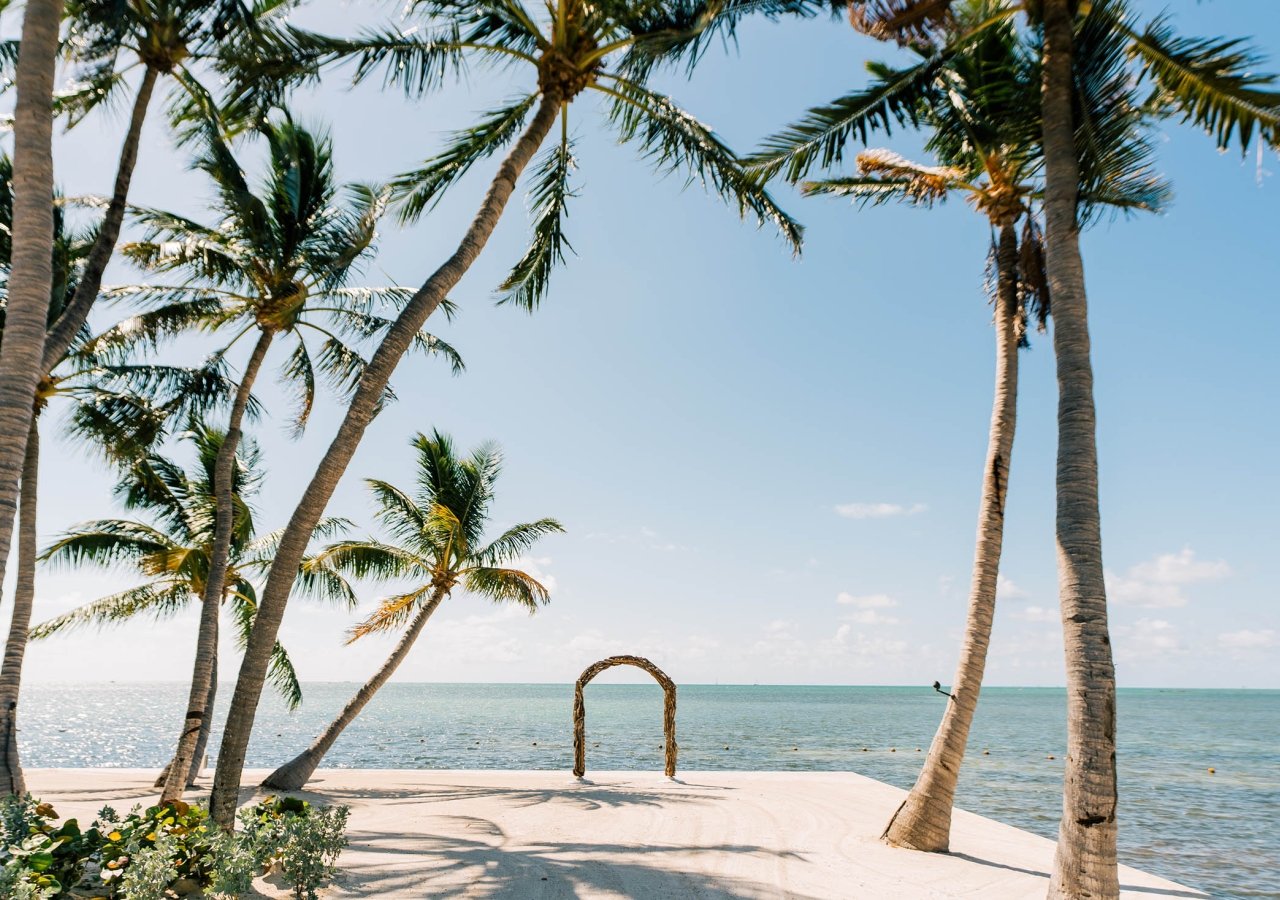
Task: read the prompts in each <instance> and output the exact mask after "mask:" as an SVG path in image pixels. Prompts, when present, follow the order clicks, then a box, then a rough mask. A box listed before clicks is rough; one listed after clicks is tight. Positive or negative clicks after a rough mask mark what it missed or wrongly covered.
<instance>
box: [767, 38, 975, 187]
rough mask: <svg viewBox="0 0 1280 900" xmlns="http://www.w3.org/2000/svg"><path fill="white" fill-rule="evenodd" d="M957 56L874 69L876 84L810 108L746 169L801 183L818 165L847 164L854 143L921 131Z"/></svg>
mask: <svg viewBox="0 0 1280 900" xmlns="http://www.w3.org/2000/svg"><path fill="white" fill-rule="evenodd" d="M954 52H955V50H950V51H946V52H938V53H936V54H934V55H933V56H931V57H929V58H927V59H925V60H923V61H921V62H919V63H917V64H915V65H913V66H909V67H907V68H905V69H890V68H888V67H887V66H877V67H874V68H873V67H872V66H868V68H873V72H874V73H875V76H876V77H875V78H874V80H873V81H872V82H871V84H870V85H868V86H867V87H865V88H859V89H858V90H856V91H853V92H852V93H849V94H846V95H845V96H843V97H840V98H839V99H837V100H834V101H832V102H831V103H828V104H827V105H826V106H817V107H814V108H813V109H810V110H809V111H808V112H807V113H805V115H804V117H803V118H802V119H800V120H799V121H798V122H796V123H795V124H794V125H790V126H788V127H787V128H785V129H783V130H782V131H779V132H778V133H776V134H774V135H772V136H771V137H768V138H765V140H764V141H763V143H762V144H761V147H760V149H759V150H758V151H756V152H755V153H753V154H752V155H751V156H749V157H747V159H746V160H745V163H746V165H747V166H748V167H749V168H751V169H752V171H754V172H755V173H757V174H758V176H759V177H760V178H762V179H765V180H768V179H771V178H773V177H774V176H775V175H777V174H779V173H783V175H784V177H785V178H786V180H787V181H791V182H796V181H800V180H801V179H802V178H804V177H805V175H807V174H808V173H809V171H810V169H812V168H813V167H814V166H815V165H816V166H819V167H821V168H829V167H831V166H834V165H838V164H839V163H841V162H842V161H843V160H844V154H845V152H846V149H847V146H848V144H849V143H850V142H851V141H854V140H856V141H858V142H859V143H862V144H865V143H866V142H867V138H868V136H869V135H870V134H871V133H872V132H875V131H883V132H884V133H885V134H886V135H887V134H891V133H892V131H893V126H894V125H898V126H900V127H910V128H915V127H917V126H918V125H919V124H920V111H921V105H922V104H923V103H924V102H925V101H926V100H927V98H928V97H929V94H930V92H931V91H932V90H933V86H934V79H935V78H936V77H937V74H938V72H939V71H940V70H941V68H942V67H943V65H944V64H945V63H946V61H947V60H948V59H949V58H950V56H951V55H952V53H954Z"/></svg>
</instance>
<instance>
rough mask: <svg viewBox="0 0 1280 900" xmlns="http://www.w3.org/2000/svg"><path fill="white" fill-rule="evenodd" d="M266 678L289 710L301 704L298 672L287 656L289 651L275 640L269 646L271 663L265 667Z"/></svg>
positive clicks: (300, 686)
mask: <svg viewBox="0 0 1280 900" xmlns="http://www.w3.org/2000/svg"><path fill="white" fill-rule="evenodd" d="M267 680H268V681H270V682H271V686H272V687H273V688H275V689H276V693H277V694H279V695H280V697H281V699H283V700H284V704H285V706H286V707H287V708H288V709H289V711H290V712H292V711H293V710H295V709H297V708H298V707H299V706H301V705H302V683H301V682H300V681H298V672H297V670H296V669H294V667H293V660H292V659H290V658H289V651H287V650H285V648H284V644H282V643H280V642H279V641H276V642H275V644H274V645H272V647H271V664H270V666H269V668H268V669H267Z"/></svg>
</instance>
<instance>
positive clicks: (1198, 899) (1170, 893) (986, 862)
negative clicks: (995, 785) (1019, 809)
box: [947, 852, 1209, 900]
mask: <svg viewBox="0 0 1280 900" xmlns="http://www.w3.org/2000/svg"><path fill="white" fill-rule="evenodd" d="M947 855H948V856H954V857H955V858H956V859H963V860H965V861H966V862H971V863H977V864H978V865H980V866H989V867H990V868H993V869H1007V870H1008V871H1010V872H1021V873H1022V874H1024V875H1035V876H1036V877H1037V878H1043V879H1045V880H1046V881H1047V880H1048V879H1049V873H1048V872H1041V871H1040V870H1038V869H1024V868H1021V867H1019V866H1011V865H1008V864H1007V863H1000V862H996V861H994V860H990V859H983V858H982V857H980V856H972V855H970V854H968V853H955V852H952V853H948V854H947ZM1120 890H1121V891H1122V892H1126V893H1129V892H1131V893H1135V894H1159V895H1160V896H1161V897H1191V898H1194V900H1209V895H1208V894H1204V893H1201V892H1200V891H1195V890H1190V891H1177V890H1169V889H1167V888H1158V887H1144V886H1141V885H1136V884H1122V885H1120Z"/></svg>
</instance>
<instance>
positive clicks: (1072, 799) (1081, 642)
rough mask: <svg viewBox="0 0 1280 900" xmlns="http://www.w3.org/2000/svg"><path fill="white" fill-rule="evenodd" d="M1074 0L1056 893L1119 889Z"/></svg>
mask: <svg viewBox="0 0 1280 900" xmlns="http://www.w3.org/2000/svg"><path fill="white" fill-rule="evenodd" d="M1073 7H1074V3H1073V2H1071V0H1045V3H1044V29H1045V40H1044V84H1043V93H1042V98H1041V102H1042V116H1041V118H1042V121H1043V128H1044V151H1045V263H1046V268H1047V271H1048V276H1049V296H1050V297H1051V298H1052V302H1053V351H1054V356H1055V358H1056V359H1057V366H1058V466H1057V468H1058V472H1057V481H1058V511H1057V539H1058V584H1059V586H1058V592H1059V598H1060V601H1061V605H1062V632H1063V645H1064V650H1065V652H1066V663H1067V759H1066V766H1065V774H1064V784H1063V796H1062V823H1061V825H1060V827H1059V831H1058V849H1057V854H1056V856H1055V858H1054V867H1053V877H1052V879H1051V880H1050V883H1049V894H1048V896H1049V897H1050V898H1053V900H1065V898H1084V897H1088V898H1091V900H1095V898H1102V900H1106V898H1114V897H1118V896H1119V895H1120V884H1119V873H1118V872H1117V869H1116V799H1117V797H1116V793H1117V792H1116V682H1115V667H1114V665H1113V663H1112V659H1111V638H1110V636H1109V635H1108V633H1107V594H1106V587H1105V584H1104V582H1103V575H1102V530H1101V522H1100V515H1099V512H1098V447H1097V438H1096V433H1095V432H1096V421H1095V413H1094V405H1093V368H1092V364H1091V362H1090V353H1089V322H1088V308H1087V304H1086V298H1085V284H1084V261H1083V259H1082V258H1081V255H1080V233H1079V226H1078V222H1077V219H1076V202H1077V193H1078V190H1079V167H1078V163H1077V160H1076V151H1075V139H1074V126H1073V119H1072V102H1071V101H1072V87H1073V78H1072V72H1073V67H1072V57H1071V52H1072V51H1071V41H1072V25H1073V16H1072V13H1073Z"/></svg>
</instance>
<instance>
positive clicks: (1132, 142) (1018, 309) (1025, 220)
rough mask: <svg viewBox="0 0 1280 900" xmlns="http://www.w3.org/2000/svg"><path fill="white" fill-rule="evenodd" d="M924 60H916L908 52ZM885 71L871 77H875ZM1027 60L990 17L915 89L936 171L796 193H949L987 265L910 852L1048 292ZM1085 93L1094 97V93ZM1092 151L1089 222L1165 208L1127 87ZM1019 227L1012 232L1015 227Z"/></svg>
mask: <svg viewBox="0 0 1280 900" xmlns="http://www.w3.org/2000/svg"><path fill="white" fill-rule="evenodd" d="M998 9H999V7H998V6H997V5H996V4H995V3H994V2H992V0H969V2H966V3H960V4H956V8H955V9H953V10H951V13H952V15H953V16H954V18H953V19H952V20H951V25H952V27H954V28H956V29H966V28H974V27H975V26H976V23H981V22H986V21H992V20H993V17H994V14H995V13H996V12H997V11H998ZM1083 49H1084V50H1085V51H1086V52H1084V53H1082V54H1081V58H1080V61H1081V64H1082V65H1085V66H1086V70H1087V71H1088V72H1089V73H1090V74H1089V75H1087V76H1084V77H1085V78H1092V77H1103V76H1104V75H1105V74H1106V67H1105V65H1104V60H1103V59H1102V58H1101V57H1102V56H1104V55H1105V53H1098V52H1097V51H1099V50H1103V51H1105V50H1106V49H1107V48H1105V47H1100V46H1098V45H1096V44H1094V43H1090V44H1088V45H1086V46H1085V47H1084V48H1083ZM917 51H918V52H920V53H922V54H924V55H927V54H928V53H929V50H927V49H925V48H920V47H917ZM876 68H878V69H879V70H880V71H886V70H885V69H884V68H883V67H876ZM1039 89H1040V67H1039V57H1038V55H1036V54H1034V53H1033V52H1031V50H1030V48H1027V47H1025V46H1024V45H1023V44H1022V42H1021V41H1020V39H1019V37H1018V34H1017V32H1016V31H1015V29H1014V25H1013V23H1012V22H1011V21H1010V20H1008V19H1001V18H999V17H994V21H993V24H992V25H991V26H990V27H988V28H984V29H982V30H981V31H979V32H977V35H976V37H975V39H974V40H973V41H971V42H969V43H968V44H967V45H966V46H965V48H964V50H963V51H962V52H958V53H955V54H952V55H950V56H949V57H948V58H947V60H946V62H945V63H944V64H943V65H942V66H940V67H939V68H938V70H937V72H936V75H935V77H934V78H932V79H930V80H928V81H926V82H923V83H921V84H920V86H919V88H918V89H917V95H916V105H915V107H914V108H913V109H911V110H910V115H911V116H912V117H913V118H912V122H914V123H916V124H918V125H919V126H920V127H921V128H922V129H924V130H926V132H927V135H928V140H927V142H926V149H927V150H930V151H932V152H933V153H934V155H935V156H936V157H937V158H938V161H939V162H940V163H941V165H932V166H929V165H920V164H917V163H912V162H909V161H907V160H905V159H903V158H901V157H899V156H897V155H896V154H892V153H889V152H887V151H883V150H875V151H864V152H862V153H860V154H859V155H858V157H857V162H858V167H859V170H860V175H859V177H854V178H835V179H830V180H826V181H818V182H806V183H805V185H804V188H805V191H806V192H807V193H826V194H836V195H843V196H850V197H852V198H854V199H855V200H857V201H859V202H862V203H864V204H866V203H871V204H878V203H883V202H888V201H890V200H900V201H905V202H907V203H909V204H913V205H924V206H930V205H932V204H933V203H935V202H940V201H942V200H945V199H946V198H947V197H948V196H949V195H952V194H960V195H963V196H965V197H967V198H968V199H969V201H970V202H971V203H972V204H973V206H974V207H975V208H976V209H977V210H978V211H979V212H980V213H981V214H982V215H983V217H984V218H985V219H986V220H987V222H988V224H989V227H990V228H991V230H992V233H993V235H994V238H993V246H992V250H991V268H992V270H993V273H994V276H995V277H994V278H993V279H992V281H993V285H992V286H993V288H994V291H993V297H992V302H993V304H994V306H995V326H996V390H995V402H994V407H993V410H992V418H991V431H990V442H989V444H988V448H987V458H986V462H985V465H984V468H983V482H982V498H981V501H980V505H979V516H978V541H977V548H976V551H975V556H974V567H973V577H972V584H971V588H970V594H969V608H968V617H967V622H966V626H965V631H964V642H963V645H962V647H961V653H960V659H959V663H958V666H957V670H956V677H955V680H954V681H953V688H952V692H951V693H952V701H951V702H949V703H948V704H947V706H946V710H945V712H944V714H943V717H942V722H941V724H940V725H939V728H938V732H937V734H936V736H935V738H934V741H933V744H932V746H931V747H930V751H929V756H928V757H927V759H926V761H925V765H924V768H923V769H922V771H921V773H920V777H919V778H918V779H917V781H916V784H915V786H914V787H913V788H912V790H911V792H910V793H909V794H908V795H907V797H906V799H905V800H904V801H903V803H902V805H901V806H900V807H899V808H898V810H897V812H896V813H895V814H894V816H893V818H892V820H891V821H890V823H889V825H888V827H887V828H886V829H885V833H884V837H885V839H886V840H887V841H888V842H889V843H891V844H895V845H897V846H904V847H910V848H912V849H916V850H928V851H945V850H947V849H948V846H949V840H950V830H951V814H952V809H953V805H954V799H955V791H956V786H957V782H958V780H959V775H960V766H961V763H962V761H963V758H964V751H965V746H966V743H967V739H968V734H969V729H970V726H971V725H972V722H973V716H974V712H975V711H976V708H977V702H978V696H979V692H980V688H981V685H982V678H983V672H984V669H985V663H986V657H987V650H988V647H989V646H990V640H991V628H992V623H993V621H994V617H995V608H996V583H997V577H998V575H999V566H1000V555H1001V549H1002V544H1003V531H1004V512H1005V504H1006V500H1007V488H1008V483H1009V470H1010V463H1011V460H1012V452H1013V443H1014V433H1015V425H1016V419H1017V385H1018V355H1017V348H1018V346H1019V345H1021V344H1025V343H1026V338H1025V333H1026V318H1027V315H1028V313H1032V314H1035V315H1036V316H1037V317H1038V318H1039V319H1040V321H1041V325H1042V326H1043V322H1044V319H1045V317H1047V315H1048V307H1049V302H1048V301H1049V291H1048V286H1047V283H1046V277H1045V272H1044V255H1043V246H1042V242H1041V233H1040V230H1039V229H1038V227H1037V226H1036V222H1035V217H1034V213H1033V204H1034V202H1035V200H1036V199H1037V198H1038V197H1039V196H1040V195H1041V193H1042V190H1041V185H1040V179H1039V175H1040V171H1041V164H1042V160H1041V157H1040V154H1039V142H1038V133H1037V128H1038V123H1039ZM1097 96H1098V97H1099V98H1100V99H1102V98H1103V96H1104V95H1103V94H1102V93H1098V94H1097ZM1090 116H1091V118H1092V120H1093V122H1094V127H1095V135H1096V140H1095V142H1094V143H1093V144H1092V145H1091V146H1090V148H1089V152H1088V156H1087V158H1088V159H1089V160H1090V162H1091V163H1092V164H1093V167H1094V168H1095V169H1096V170H1097V171H1098V173H1099V175H1100V176H1105V177H1100V178H1099V179H1098V180H1099V183H1098V184H1095V185H1093V186H1092V187H1091V189H1090V191H1089V192H1088V193H1087V194H1086V199H1087V201H1088V209H1089V211H1090V213H1091V214H1096V212H1097V211H1099V210H1102V209H1105V208H1110V209H1112V210H1126V211H1128V210H1147V211H1154V210H1158V209H1159V208H1160V207H1161V206H1162V204H1163V203H1164V202H1165V200H1166V199H1167V190H1166V188H1165V185H1164V184H1163V182H1161V181H1160V180H1159V179H1158V178H1156V177H1154V176H1153V175H1152V172H1151V169H1150V165H1149V162H1150V147H1149V145H1148V144H1147V142H1146V141H1145V140H1143V138H1142V133H1141V127H1142V125H1143V123H1144V114H1143V112H1142V110H1141V108H1140V103H1139V102H1138V99H1137V98H1136V97H1134V96H1133V94H1132V91H1131V90H1124V89H1118V90H1112V91H1109V92H1106V93H1105V102H1104V103H1100V104H1097V105H1096V107H1095V108H1092V109H1091V110H1090ZM1020 222H1021V223H1022V234H1021V236H1019V234H1018V225H1019V223H1020Z"/></svg>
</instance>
